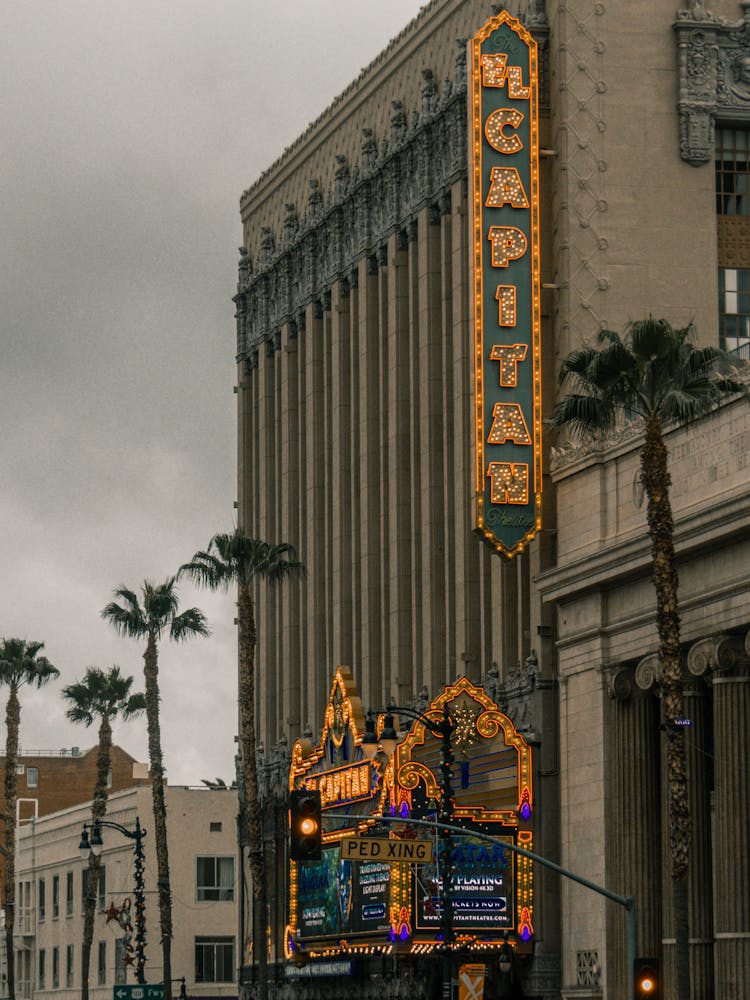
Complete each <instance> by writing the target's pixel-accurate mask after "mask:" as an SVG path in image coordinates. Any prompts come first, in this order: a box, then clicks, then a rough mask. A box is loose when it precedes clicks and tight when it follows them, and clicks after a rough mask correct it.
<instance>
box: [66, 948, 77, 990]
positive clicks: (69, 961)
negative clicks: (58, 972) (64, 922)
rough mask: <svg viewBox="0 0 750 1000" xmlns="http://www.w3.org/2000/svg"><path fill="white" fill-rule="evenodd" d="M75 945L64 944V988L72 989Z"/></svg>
mask: <svg viewBox="0 0 750 1000" xmlns="http://www.w3.org/2000/svg"><path fill="white" fill-rule="evenodd" d="M74 965H75V945H72V944H68V945H66V946H65V989H66V990H72V989H73V982H74V978H75V971H74Z"/></svg>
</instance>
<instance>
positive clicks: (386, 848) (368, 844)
mask: <svg viewBox="0 0 750 1000" xmlns="http://www.w3.org/2000/svg"><path fill="white" fill-rule="evenodd" d="M341 857H342V859H344V860H347V861H385V862H407V863H408V862H410V861H418V862H420V863H421V864H424V863H426V862H428V861H432V857H433V844H432V841H431V840H389V839H388V838H387V837H345V838H344V840H342V842H341Z"/></svg>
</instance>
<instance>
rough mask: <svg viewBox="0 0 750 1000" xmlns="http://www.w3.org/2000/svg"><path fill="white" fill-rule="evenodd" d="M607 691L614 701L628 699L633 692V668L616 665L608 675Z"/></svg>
mask: <svg viewBox="0 0 750 1000" xmlns="http://www.w3.org/2000/svg"><path fill="white" fill-rule="evenodd" d="M607 693H608V694H609V696H610V698H612V699H613V700H614V701H628V699H629V698H630V696H631V695H632V694H633V668H632V667H616V668H615V669H614V670H612V671H610V672H609V674H608V675H607Z"/></svg>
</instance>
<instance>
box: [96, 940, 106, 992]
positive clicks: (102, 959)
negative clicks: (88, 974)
mask: <svg viewBox="0 0 750 1000" xmlns="http://www.w3.org/2000/svg"><path fill="white" fill-rule="evenodd" d="M97 982H98V984H99V986H104V984H105V983H106V982H107V942H106V941H100V942H99V961H98V964H97Z"/></svg>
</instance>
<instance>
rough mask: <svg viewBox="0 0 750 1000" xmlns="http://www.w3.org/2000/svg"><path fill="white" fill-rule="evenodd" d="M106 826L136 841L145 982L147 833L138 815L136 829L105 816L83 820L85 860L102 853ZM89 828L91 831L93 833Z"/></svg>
mask: <svg viewBox="0 0 750 1000" xmlns="http://www.w3.org/2000/svg"><path fill="white" fill-rule="evenodd" d="M103 826H104V827H107V828H109V829H110V830H117V831H118V832H119V833H121V834H122V835H123V836H124V837H127V838H128V840H134V841H135V846H134V848H133V854H134V855H135V892H134V894H133V895H134V897H135V975H136V979H137V980H138V982H139V984H143V983H145V982H146V978H145V975H144V972H143V966H144V965H145V962H146V954H145V947H146V896H145V893H144V887H143V866H144V861H145V854H144V851H143V838H144V837H145V836H146V831H145V830H144V829H143V828H142V827H141V821H140V819H139V818H138V817H137V816H136V818H135V830H129V829H128V828H127V827H126V826H122V825H121V824H120V823H114V822H112V820H106V819H96V820H94V822H93V824H88V823H84V824H83V830H82V831H81V843H80V844H79V845H78V849H79V851H80V852H81V857H82V858H83V859H84V861H85V860H87V859H88V856H89V854H93V855H94V856H95V857H97V858H98V857H99V855H100V854H101V853H102V848H103V847H104V843H103V841H102V827H103ZM89 830H90V831H91V836H90V837H89Z"/></svg>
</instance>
